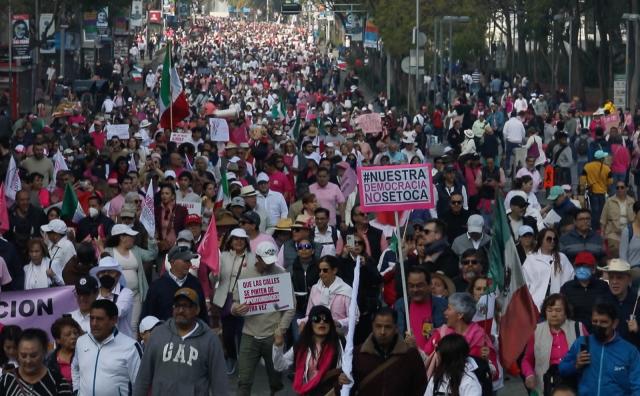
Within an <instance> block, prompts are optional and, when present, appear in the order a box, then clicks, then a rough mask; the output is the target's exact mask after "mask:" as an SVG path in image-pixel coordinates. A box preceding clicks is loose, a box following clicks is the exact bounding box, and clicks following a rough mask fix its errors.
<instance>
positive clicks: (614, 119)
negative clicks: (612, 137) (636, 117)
mask: <svg viewBox="0 0 640 396" xmlns="http://www.w3.org/2000/svg"><path fill="white" fill-rule="evenodd" d="M619 124H620V116H618V114H617V113H616V114H610V115H607V116H603V117H602V125H604V132H605V133H609V131H610V130H611V128H617V127H618V125H619Z"/></svg>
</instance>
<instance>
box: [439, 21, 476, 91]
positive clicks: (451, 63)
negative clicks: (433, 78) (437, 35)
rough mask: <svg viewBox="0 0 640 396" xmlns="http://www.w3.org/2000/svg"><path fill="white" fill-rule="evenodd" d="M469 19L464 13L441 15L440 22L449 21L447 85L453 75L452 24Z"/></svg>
mask: <svg viewBox="0 0 640 396" xmlns="http://www.w3.org/2000/svg"><path fill="white" fill-rule="evenodd" d="M470 20H471V18H469V17H468V16H464V15H460V16H452V15H445V16H443V17H442V22H449V87H451V79H452V77H453V24H454V23H467V22H469V21H470ZM443 77H444V76H443Z"/></svg>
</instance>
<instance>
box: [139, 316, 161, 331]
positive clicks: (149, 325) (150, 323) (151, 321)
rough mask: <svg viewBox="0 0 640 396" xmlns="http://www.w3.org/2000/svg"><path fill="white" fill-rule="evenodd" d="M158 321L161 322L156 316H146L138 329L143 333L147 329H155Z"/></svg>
mask: <svg viewBox="0 0 640 396" xmlns="http://www.w3.org/2000/svg"><path fill="white" fill-rule="evenodd" d="M158 323H161V321H160V319H158V318H156V317H155V316H145V318H144V319H142V321H140V326H138V330H139V331H140V333H141V334H142V333H144V332H146V331H149V330H151V329H153V328H154V327H155V326H156V325H157V324H158Z"/></svg>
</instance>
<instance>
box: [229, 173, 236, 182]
mask: <svg viewBox="0 0 640 396" xmlns="http://www.w3.org/2000/svg"><path fill="white" fill-rule="evenodd" d="M237 179H238V176H236V174H235V173H233V172H227V181H229V180H237Z"/></svg>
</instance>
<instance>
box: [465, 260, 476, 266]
mask: <svg viewBox="0 0 640 396" xmlns="http://www.w3.org/2000/svg"><path fill="white" fill-rule="evenodd" d="M468 264H478V260H462V265H468Z"/></svg>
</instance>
